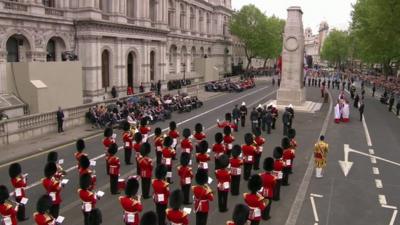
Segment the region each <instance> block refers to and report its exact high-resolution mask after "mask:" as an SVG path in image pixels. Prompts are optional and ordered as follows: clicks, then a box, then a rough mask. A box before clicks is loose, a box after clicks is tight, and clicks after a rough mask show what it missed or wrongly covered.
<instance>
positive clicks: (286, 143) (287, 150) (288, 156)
mask: <svg viewBox="0 0 400 225" xmlns="http://www.w3.org/2000/svg"><path fill="white" fill-rule="evenodd" d="M281 145H282V148H283V154H282V160H283V162H284V163H285V167H283V170H282V172H283V178H282V185H283V186H288V185H289V174H290V171H291V170H292V165H293V163H292V162H293V159H294V157H295V155H294V150H293V149H292V148H291V147H290V140H289V138H288V137H284V138H283V139H282V143H281Z"/></svg>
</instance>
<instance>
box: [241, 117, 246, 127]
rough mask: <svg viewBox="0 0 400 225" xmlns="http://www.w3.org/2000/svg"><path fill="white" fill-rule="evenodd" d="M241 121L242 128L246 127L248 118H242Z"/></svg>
mask: <svg viewBox="0 0 400 225" xmlns="http://www.w3.org/2000/svg"><path fill="white" fill-rule="evenodd" d="M240 121H241V123H242V127H244V126H246V116H241V117H240Z"/></svg>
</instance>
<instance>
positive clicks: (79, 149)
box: [74, 139, 88, 169]
mask: <svg viewBox="0 0 400 225" xmlns="http://www.w3.org/2000/svg"><path fill="white" fill-rule="evenodd" d="M75 145H76V152H75V153H74V156H75V159H76V161H77V163H78V169H79V159H80V158H81V156H83V155H85V156H88V155H87V154H86V153H84V152H83V150H85V141H84V140H83V139H78V140H77V141H76V144H75Z"/></svg>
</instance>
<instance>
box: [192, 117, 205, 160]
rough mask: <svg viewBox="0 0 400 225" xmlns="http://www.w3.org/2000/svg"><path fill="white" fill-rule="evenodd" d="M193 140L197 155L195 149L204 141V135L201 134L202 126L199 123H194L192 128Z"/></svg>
mask: <svg viewBox="0 0 400 225" xmlns="http://www.w3.org/2000/svg"><path fill="white" fill-rule="evenodd" d="M194 131H195V133H194V135H193V137H194V140H195V141H196V143H195V144H196V153H197V147H198V145H199V143H200V142H201V141H202V140H204V139H206V134H205V133H204V132H203V125H202V124H201V123H196V125H195V126H194Z"/></svg>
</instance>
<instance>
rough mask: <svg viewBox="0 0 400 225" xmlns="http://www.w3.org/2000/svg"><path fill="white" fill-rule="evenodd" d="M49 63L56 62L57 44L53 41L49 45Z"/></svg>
mask: <svg viewBox="0 0 400 225" xmlns="http://www.w3.org/2000/svg"><path fill="white" fill-rule="evenodd" d="M46 59H47V62H54V61H56V42H55V41H54V40H53V39H50V40H49V42H48V43H47V57H46Z"/></svg>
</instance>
